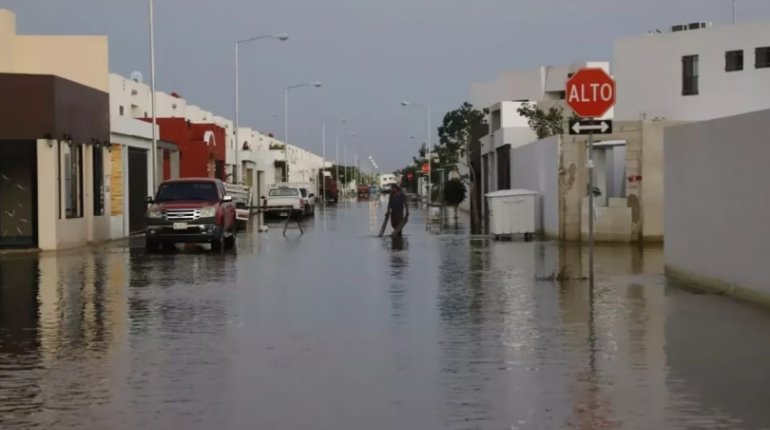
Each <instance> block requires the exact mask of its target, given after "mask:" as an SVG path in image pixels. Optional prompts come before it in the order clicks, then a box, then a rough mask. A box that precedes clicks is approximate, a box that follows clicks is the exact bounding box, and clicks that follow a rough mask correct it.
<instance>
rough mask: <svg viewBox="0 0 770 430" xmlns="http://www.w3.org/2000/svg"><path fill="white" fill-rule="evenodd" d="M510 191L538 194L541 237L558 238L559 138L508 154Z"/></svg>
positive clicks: (546, 140) (543, 141)
mask: <svg viewBox="0 0 770 430" xmlns="http://www.w3.org/2000/svg"><path fill="white" fill-rule="evenodd" d="M511 158H512V160H511V175H512V178H511V188H514V189H525V190H533V191H537V192H539V193H540V196H541V198H540V203H541V210H540V213H541V216H542V218H543V219H542V222H541V225H542V226H543V234H544V235H545V236H546V237H549V238H555V237H558V235H559V137H557V136H553V137H549V138H547V139H544V140H539V141H537V142H533V143H530V144H529V145H525V146H522V147H520V148H516V149H514V150H513V151H512V153H511Z"/></svg>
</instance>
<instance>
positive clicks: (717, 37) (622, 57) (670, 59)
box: [612, 21, 770, 121]
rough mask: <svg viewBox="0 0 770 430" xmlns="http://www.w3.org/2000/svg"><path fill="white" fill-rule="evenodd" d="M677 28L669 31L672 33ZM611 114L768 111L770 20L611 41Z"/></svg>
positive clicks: (705, 116)
mask: <svg viewBox="0 0 770 430" xmlns="http://www.w3.org/2000/svg"><path fill="white" fill-rule="evenodd" d="M674 30H676V31H674ZM612 69H613V74H614V76H615V79H616V81H617V88H618V90H617V105H616V107H615V118H618V119H622V120H645V119H667V120H670V121H702V120H709V119H714V118H719V117H726V116H731V115H738V114H742V113H746V112H753V111H757V110H762V109H767V108H770V98H768V97H767V94H768V91H770V22H767V21H760V22H749V23H744V24H737V25H718V26H717V25H714V26H712V25H711V24H710V23H697V24H694V25H690V26H686V29H685V28H683V26H676V27H672V28H671V29H668V30H666V31H663V32H661V33H657V32H653V33H650V34H645V35H642V36H635V37H628V38H622V39H618V40H617V41H616V42H615V50H614V58H613V65H612Z"/></svg>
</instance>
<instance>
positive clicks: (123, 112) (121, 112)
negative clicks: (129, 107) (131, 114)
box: [118, 106, 126, 116]
mask: <svg viewBox="0 0 770 430" xmlns="http://www.w3.org/2000/svg"><path fill="white" fill-rule="evenodd" d="M118 110H119V111H120V116H123V115H124V114H125V113H126V109H125V108H124V107H123V106H120V109H118Z"/></svg>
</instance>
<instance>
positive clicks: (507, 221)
mask: <svg viewBox="0 0 770 430" xmlns="http://www.w3.org/2000/svg"><path fill="white" fill-rule="evenodd" d="M486 198H487V207H488V208H489V233H490V234H492V235H494V236H495V238H496V239H500V238H513V237H514V236H515V235H523V236H524V240H526V241H530V240H532V238H533V237H534V235H535V234H536V233H537V232H539V231H540V221H539V220H540V204H539V202H540V195H539V193H538V192H537V191H530V190H501V191H494V192H491V193H488V194H487V195H486Z"/></svg>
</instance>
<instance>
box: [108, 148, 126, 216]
mask: <svg viewBox="0 0 770 430" xmlns="http://www.w3.org/2000/svg"><path fill="white" fill-rule="evenodd" d="M110 168H111V174H110V215H112V216H118V215H123V147H122V146H121V145H115V144H113V146H112V152H110Z"/></svg>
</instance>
